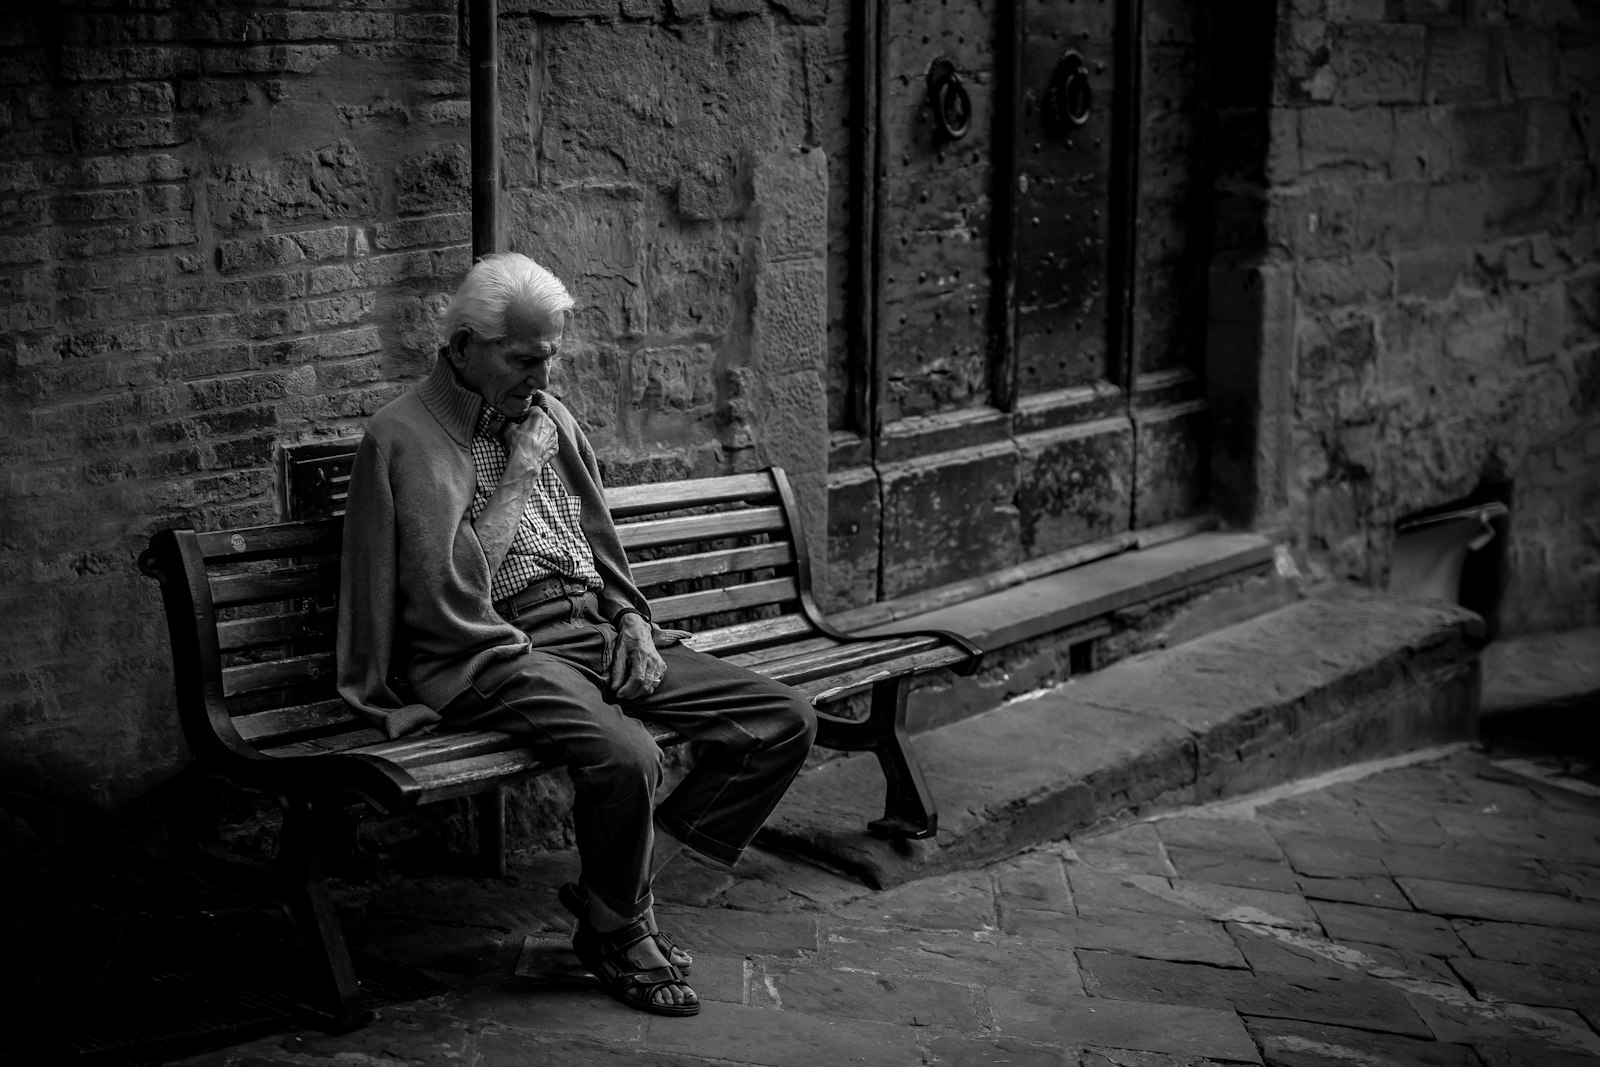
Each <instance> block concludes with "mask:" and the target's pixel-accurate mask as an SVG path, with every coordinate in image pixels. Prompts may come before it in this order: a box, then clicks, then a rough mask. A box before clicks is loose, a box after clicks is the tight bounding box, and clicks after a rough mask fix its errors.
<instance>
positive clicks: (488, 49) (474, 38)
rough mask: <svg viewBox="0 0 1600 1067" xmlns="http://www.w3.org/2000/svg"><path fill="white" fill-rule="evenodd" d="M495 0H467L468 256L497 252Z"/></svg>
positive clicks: (497, 122) (498, 153) (496, 55)
mask: <svg viewBox="0 0 1600 1067" xmlns="http://www.w3.org/2000/svg"><path fill="white" fill-rule="evenodd" d="M495 18H496V12H495V0H471V6H470V7H469V9H468V22H469V25H470V28H471V36H470V38H469V44H468V49H469V51H470V53H471V58H472V258H473V259H474V260H477V259H479V258H480V257H482V256H486V255H488V254H489V253H490V252H498V251H499V250H500V87H499V80H500V65H499V52H500V46H499V41H498V40H497V33H496V28H495Z"/></svg>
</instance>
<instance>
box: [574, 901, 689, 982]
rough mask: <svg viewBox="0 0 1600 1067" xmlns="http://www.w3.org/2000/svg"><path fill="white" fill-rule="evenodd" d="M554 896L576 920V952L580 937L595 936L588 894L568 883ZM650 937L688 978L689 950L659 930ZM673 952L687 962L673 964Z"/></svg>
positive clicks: (668, 960) (668, 959)
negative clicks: (590, 921) (590, 916)
mask: <svg viewBox="0 0 1600 1067" xmlns="http://www.w3.org/2000/svg"><path fill="white" fill-rule="evenodd" d="M556 896H557V897H558V898H559V899H560V901H561V904H562V906H563V907H565V908H566V909H567V910H568V911H570V912H571V913H572V917H573V918H574V919H577V920H578V925H577V928H576V929H574V930H573V932H572V947H573V950H574V951H576V950H577V947H578V939H579V938H580V937H593V936H596V935H595V931H594V927H592V926H590V925H589V894H588V893H585V892H584V890H583V887H582V886H580V885H577V884H576V883H573V882H568V883H566V884H565V885H563V886H562V887H561V889H560V890H559V891H557V893H556ZM650 936H651V937H653V938H655V939H656V947H657V948H659V949H660V950H661V954H662V955H663V956H665V957H666V958H667V962H668V963H671V964H672V965H673V966H674V967H676V968H677V969H678V970H679V971H680V972H682V974H683V976H684V977H685V978H687V977H689V972H690V970H691V969H692V968H693V967H694V957H693V956H691V955H689V950H688V949H686V948H684V947H683V946H682V945H680V944H678V942H676V941H675V940H673V939H672V937H671V935H669V934H667V933H665V932H663V931H661V930H659V929H658V930H655V931H653V932H652V933H651V935H650ZM674 952H676V953H677V954H678V955H680V956H683V957H684V958H686V959H687V960H688V961H689V962H688V963H675V962H673V959H672V954H673V953H674Z"/></svg>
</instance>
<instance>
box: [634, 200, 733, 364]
mask: <svg viewBox="0 0 1600 1067" xmlns="http://www.w3.org/2000/svg"><path fill="white" fill-rule="evenodd" d="M743 246H744V240H743V234H742V227H741V226H740V225H739V224H738V223H716V224H713V225H709V226H694V227H686V228H682V229H678V228H663V229H658V230H657V231H656V232H655V234H654V236H653V237H652V239H651V241H650V244H649V249H648V257H649V260H648V271H647V273H646V275H645V282H646V284H647V285H648V286H649V298H650V304H649V322H650V326H651V330H652V331H653V332H654V333H656V334H658V335H665V336H669V337H670V336H685V337H690V336H705V335H706V334H707V333H721V332H723V331H726V330H728V329H729V328H730V327H731V326H732V324H733V321H734V317H735V315H737V314H739V312H740V311H741V310H742V308H743V305H744V303H745V301H744V299H743V298H742V291H741V284H742V283H741V270H742V267H743Z"/></svg>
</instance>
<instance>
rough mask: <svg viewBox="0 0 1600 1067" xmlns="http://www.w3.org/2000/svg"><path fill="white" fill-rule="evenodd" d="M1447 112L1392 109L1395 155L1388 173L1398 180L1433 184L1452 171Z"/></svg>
mask: <svg viewBox="0 0 1600 1067" xmlns="http://www.w3.org/2000/svg"><path fill="white" fill-rule="evenodd" d="M1447 118H1448V112H1447V111H1446V109H1444V108H1442V107H1402V108H1395V109H1394V152H1393V155H1391V157H1390V160H1389V173H1390V175H1391V176H1392V177H1394V178H1396V179H1400V180H1406V179H1413V178H1428V179H1431V180H1434V181H1437V180H1438V179H1440V178H1442V177H1444V176H1445V175H1448V174H1450V173H1452V172H1453V171H1454V169H1455V152H1454V139H1453V138H1452V137H1451V136H1450V133H1449V132H1448V129H1447V126H1446V122H1447Z"/></svg>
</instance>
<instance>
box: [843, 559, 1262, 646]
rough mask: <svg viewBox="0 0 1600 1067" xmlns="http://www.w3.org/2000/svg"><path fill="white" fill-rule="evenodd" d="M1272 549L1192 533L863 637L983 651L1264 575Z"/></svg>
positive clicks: (902, 621)
mask: <svg viewBox="0 0 1600 1067" xmlns="http://www.w3.org/2000/svg"><path fill="white" fill-rule="evenodd" d="M1272 560H1273V542H1272V541H1271V539H1269V538H1266V537H1263V536H1261V535H1260V534H1250V533H1196V534H1191V535H1190V536H1188V537H1185V538H1183V539H1181V540H1177V541H1169V542H1167V543H1166V544H1160V545H1155V546H1153V547H1151V548H1145V549H1141V550H1139V551H1132V552H1123V553H1121V554H1118V555H1113V556H1109V557H1107V558H1105V559H1100V560H1096V561H1095V562H1093V563H1085V564H1083V565H1082V566H1079V567H1073V568H1071V569H1068V570H1062V571H1057V572H1056V573H1054V574H1047V575H1044V576H1043V577H1039V578H1035V579H1033V580H1031V581H1027V582H1023V583H1021V584H1019V585H1014V586H1012V587H1010V588H1007V589H1002V590H999V591H997V592H993V593H989V594H986V595H984V596H978V597H974V598H972V599H971V600H966V601H963V602H961V603H959V604H951V605H949V606H947V607H941V608H937V609H935V610H932V611H925V612H921V613H919V614H916V615H908V616H905V617H902V618H898V619H896V620H895V621H894V622H892V623H884V624H881V625H878V626H871V627H868V628H866V629H865V630H864V631H863V632H865V633H893V632H895V631H897V630H905V629H919V628H923V627H933V628H935V629H942V630H954V631H955V632H956V633H959V634H963V635H965V636H967V637H969V638H971V639H972V640H973V641H976V642H977V643H978V644H979V645H980V646H981V647H983V648H986V649H994V648H1000V647H1003V646H1005V645H1014V644H1016V643H1018V642H1019V641H1026V640H1027V639H1029V638H1031V637H1039V636H1041V635H1043V634H1047V633H1051V632H1053V631H1056V630H1065V629H1068V628H1070V627H1073V626H1078V625H1080V624H1082V623H1085V622H1088V621H1090V620H1092V619H1096V618H1099V617H1100V616H1103V615H1109V614H1110V613H1111V612H1113V611H1119V610H1121V609H1122V608H1126V607H1129V606H1131V605H1133V604H1138V603H1141V602H1143V601H1146V600H1154V599H1155V598H1157V597H1161V596H1165V595H1167V594H1168V593H1173V592H1176V591H1178V590H1180V589H1184V588H1186V587H1189V586H1194V585H1199V584H1201V583H1202V582H1207V581H1210V580H1212V579H1214V578H1220V577H1223V576H1225V575H1228V574H1232V573H1234V572H1237V571H1245V570H1250V569H1253V568H1254V569H1259V568H1265V567H1267V566H1268V565H1270V564H1271V563H1272Z"/></svg>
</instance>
